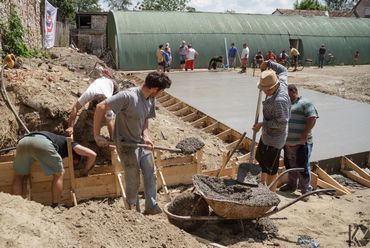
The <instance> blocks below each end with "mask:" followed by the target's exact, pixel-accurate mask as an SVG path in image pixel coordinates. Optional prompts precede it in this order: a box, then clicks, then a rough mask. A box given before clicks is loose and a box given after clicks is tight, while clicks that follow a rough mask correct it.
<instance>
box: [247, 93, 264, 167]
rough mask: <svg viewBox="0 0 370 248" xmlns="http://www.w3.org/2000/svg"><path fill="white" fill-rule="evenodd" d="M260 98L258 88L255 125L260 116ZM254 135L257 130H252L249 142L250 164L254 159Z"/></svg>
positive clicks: (260, 94)
mask: <svg viewBox="0 0 370 248" xmlns="http://www.w3.org/2000/svg"><path fill="white" fill-rule="evenodd" d="M261 99H262V90H259V93H258V99H257V108H256V117H255V119H254V125H256V124H257V123H258V119H259V116H260V111H261ZM256 136H257V132H256V131H254V130H253V139H252V143H251V146H250V153H249V163H250V164H252V163H253V160H254V149H255V146H256Z"/></svg>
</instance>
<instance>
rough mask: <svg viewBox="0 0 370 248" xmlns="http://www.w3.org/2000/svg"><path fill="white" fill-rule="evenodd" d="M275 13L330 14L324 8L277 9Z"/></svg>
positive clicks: (292, 14)
mask: <svg viewBox="0 0 370 248" xmlns="http://www.w3.org/2000/svg"><path fill="white" fill-rule="evenodd" d="M275 13H277V14H280V15H284V16H297V15H299V16H328V12H327V11H322V10H304V9H276V10H275V11H274V12H273V13H272V14H273V15H274V14H275Z"/></svg>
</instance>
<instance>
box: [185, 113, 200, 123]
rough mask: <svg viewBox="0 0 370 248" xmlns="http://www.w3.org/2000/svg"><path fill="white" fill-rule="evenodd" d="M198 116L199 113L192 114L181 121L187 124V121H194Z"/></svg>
mask: <svg viewBox="0 0 370 248" xmlns="http://www.w3.org/2000/svg"><path fill="white" fill-rule="evenodd" d="M197 116H198V113H197V112H193V113H190V114H188V115H186V116H184V117H182V118H181V120H183V121H185V122H187V121H193V120H194V119H196V117H197Z"/></svg>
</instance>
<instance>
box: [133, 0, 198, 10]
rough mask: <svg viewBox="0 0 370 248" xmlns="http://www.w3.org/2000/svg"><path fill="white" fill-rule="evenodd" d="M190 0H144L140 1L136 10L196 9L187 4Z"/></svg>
mask: <svg viewBox="0 0 370 248" xmlns="http://www.w3.org/2000/svg"><path fill="white" fill-rule="evenodd" d="M189 2H190V0H143V1H141V2H138V4H137V5H136V6H135V8H134V9H135V10H155V11H192V12H194V11H195V9H194V8H191V7H189V6H187V4H188V3H189Z"/></svg>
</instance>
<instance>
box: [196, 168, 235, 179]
mask: <svg viewBox="0 0 370 248" xmlns="http://www.w3.org/2000/svg"><path fill="white" fill-rule="evenodd" d="M218 172H219V169H217V170H209V171H203V172H202V174H203V175H207V176H213V177H215V176H216V175H217V173H218ZM232 173H233V169H232V168H231V167H227V168H225V169H223V170H222V172H221V175H220V177H226V176H228V177H232Z"/></svg>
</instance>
